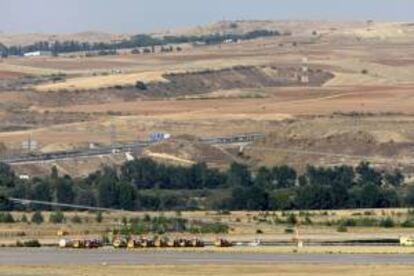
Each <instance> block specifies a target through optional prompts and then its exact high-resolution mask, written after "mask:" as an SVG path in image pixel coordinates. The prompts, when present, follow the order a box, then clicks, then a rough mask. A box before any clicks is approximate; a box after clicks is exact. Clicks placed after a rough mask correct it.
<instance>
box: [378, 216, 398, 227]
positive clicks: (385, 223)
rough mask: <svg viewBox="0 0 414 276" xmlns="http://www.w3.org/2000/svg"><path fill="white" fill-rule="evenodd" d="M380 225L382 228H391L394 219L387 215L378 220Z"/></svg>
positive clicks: (393, 224)
mask: <svg viewBox="0 0 414 276" xmlns="http://www.w3.org/2000/svg"><path fill="white" fill-rule="evenodd" d="M380 226H381V227H384V228H392V227H394V226H395V222H394V220H393V219H392V218H390V217H387V218H385V219H382V220H381V221H380Z"/></svg>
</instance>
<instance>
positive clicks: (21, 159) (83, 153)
mask: <svg viewBox="0 0 414 276" xmlns="http://www.w3.org/2000/svg"><path fill="white" fill-rule="evenodd" d="M263 138H264V135H263V134H261V133H247V134H240V135H233V136H228V137H213V138H202V139H200V140H199V142H200V143H202V144H208V145H231V144H240V143H252V142H255V141H257V140H260V139H263ZM156 143H159V141H137V142H134V143H131V144H125V145H114V146H110V147H101V148H96V149H84V150H82V149H79V150H73V151H64V152H52V153H45V154H33V155H22V156H14V157H9V158H5V159H0V162H3V163H7V164H19V163H30V162H33V163H40V162H46V161H52V160H65V159H73V158H82V157H92V156H100V155H111V154H116V153H127V152H136V151H139V150H141V149H143V148H146V147H148V146H150V145H152V144H156Z"/></svg>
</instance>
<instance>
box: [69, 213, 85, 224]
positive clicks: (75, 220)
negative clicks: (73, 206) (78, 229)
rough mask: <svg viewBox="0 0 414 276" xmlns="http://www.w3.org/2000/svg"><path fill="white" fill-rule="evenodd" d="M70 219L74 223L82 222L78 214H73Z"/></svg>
mask: <svg viewBox="0 0 414 276" xmlns="http://www.w3.org/2000/svg"><path fill="white" fill-rule="evenodd" d="M70 221H71V222H72V223H75V224H81V223H82V218H81V217H79V216H78V215H75V216H74V217H72V218H71V220H70Z"/></svg>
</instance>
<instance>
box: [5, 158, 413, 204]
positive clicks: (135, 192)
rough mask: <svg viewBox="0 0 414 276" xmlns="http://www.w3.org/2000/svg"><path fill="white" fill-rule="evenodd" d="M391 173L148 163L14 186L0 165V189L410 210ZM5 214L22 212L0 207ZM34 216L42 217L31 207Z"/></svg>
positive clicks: (70, 197)
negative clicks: (254, 170) (76, 176)
mask: <svg viewBox="0 0 414 276" xmlns="http://www.w3.org/2000/svg"><path fill="white" fill-rule="evenodd" d="M403 184H404V175H403V174H402V173H401V172H400V171H399V170H394V171H382V170H377V169H375V168H373V167H372V166H370V164H369V163H366V162H362V163H361V164H359V165H358V166H357V167H350V166H338V167H329V168H326V167H314V166H309V167H308V168H307V170H306V171H305V172H304V173H303V174H298V173H297V171H296V170H295V169H293V168H291V167H289V166H277V167H273V168H267V167H262V168H260V169H259V170H258V171H257V172H255V173H252V171H251V170H249V168H248V167H247V166H245V165H242V164H237V163H234V164H232V165H231V166H230V168H229V169H228V170H227V171H219V170H217V169H211V168H208V167H207V165H206V164H203V163H201V164H195V165H192V166H190V167H180V166H171V165H164V164H159V163H156V162H154V161H153V160H150V159H139V160H135V161H131V162H127V163H125V164H124V165H123V166H122V167H121V168H119V169H114V168H109V167H107V168H104V169H102V170H100V171H97V172H95V173H93V174H91V175H89V176H88V177H86V178H84V179H72V178H71V177H69V176H64V177H60V176H59V175H58V172H57V170H56V168H54V169H53V170H52V173H51V175H50V176H48V177H43V178H34V179H31V180H20V179H18V178H17V177H16V176H15V175H14V173H13V172H12V170H11V169H10V167H9V166H7V165H5V164H0V189H1V192H2V193H3V194H5V195H7V196H13V197H15V198H25V199H34V200H40V201H54V202H60V203H68V204H72V203H75V204H80V205H87V206H100V207H107V208H120V209H125V210H138V209H139V210H166V209H176V210H178V209H229V210H238V209H250V210H280V209H282V210H290V209H342V208H383V207H400V206H414V190H413V189H412V188H409V187H407V186H406V185H403ZM1 207H2V208H3V209H5V210H13V209H22V208H26V207H25V206H18V205H12V204H10V203H9V202H3V203H2V205H1ZM34 208H35V209H38V210H40V209H47V208H46V207H44V206H43V207H41V206H35V207H34Z"/></svg>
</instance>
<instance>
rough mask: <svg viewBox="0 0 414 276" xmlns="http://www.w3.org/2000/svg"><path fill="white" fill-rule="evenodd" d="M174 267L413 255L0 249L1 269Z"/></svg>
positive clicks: (374, 260)
mask: <svg viewBox="0 0 414 276" xmlns="http://www.w3.org/2000/svg"><path fill="white" fill-rule="evenodd" d="M103 263H106V264H108V265H157V264H165V265H176V264H181V265H182V264H233V263H234V264H249V263H281V264H282V263H283V264H298V263H302V264H306V263H308V264H309V263H312V264H338V265H341V264H402V265H414V256H413V255H404V254H398V255H397V254H395V255H392V254H349V255H346V254H344V255H341V254H326V255H325V254H265V253H213V252H207V251H200V252H178V251H176V252H174V251H157V250H150V251H142V250H114V249H109V248H108V249H97V250H68V249H56V248H41V249H28V248H27V249H26V248H21V249H20V248H1V249H0V265H94V264H103Z"/></svg>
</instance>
